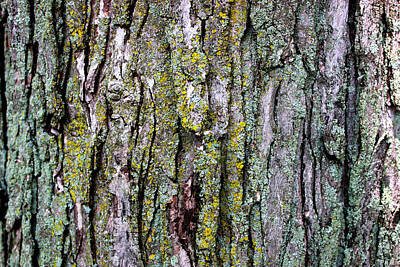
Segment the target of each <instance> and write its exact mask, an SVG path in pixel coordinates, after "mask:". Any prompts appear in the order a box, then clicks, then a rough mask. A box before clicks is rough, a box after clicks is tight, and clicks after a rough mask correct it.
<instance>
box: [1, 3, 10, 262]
mask: <svg viewBox="0 0 400 267" xmlns="http://www.w3.org/2000/svg"><path fill="white" fill-rule="evenodd" d="M0 15H1V20H0V100H1V119H2V125H1V126H2V129H1V130H2V136H1V137H2V142H3V152H2V153H3V157H4V159H3V160H4V161H3V173H2V178H1V180H0V222H1V229H0V230H1V235H2V237H1V239H2V247H3V253H4V254H3V263H4V264H5V265H7V261H8V241H7V240H8V232H7V230H6V222H7V219H6V215H7V210H8V201H9V195H8V189H7V179H6V174H7V160H8V133H7V131H8V129H7V128H8V122H7V97H6V90H7V83H6V78H5V73H6V59H5V54H4V43H5V39H6V38H5V35H6V29H5V27H6V26H5V25H6V24H7V18H8V12H7V10H3V9H2V7H1V6H0Z"/></svg>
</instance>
